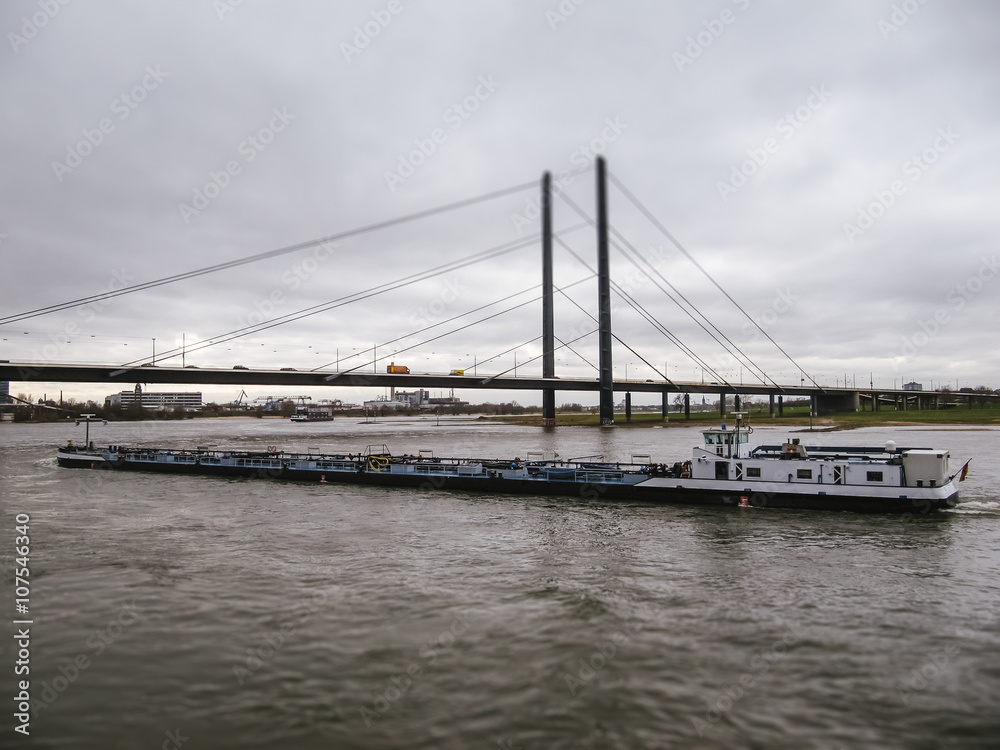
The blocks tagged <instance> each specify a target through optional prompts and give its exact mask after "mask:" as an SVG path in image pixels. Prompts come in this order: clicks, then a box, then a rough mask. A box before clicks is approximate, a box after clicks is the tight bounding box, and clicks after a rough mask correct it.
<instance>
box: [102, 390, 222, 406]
mask: <svg viewBox="0 0 1000 750" xmlns="http://www.w3.org/2000/svg"><path fill="white" fill-rule="evenodd" d="M136 403H138V404H139V405H140V406H141V407H142V408H143V409H153V410H157V411H159V410H162V409H174V408H176V407H178V406H180V407H181V408H183V409H184V410H185V411H193V410H196V409H200V408H201V406H202V403H201V392H200V391H199V392H194V393H143V392H142V386H141V385H136V387H135V390H134V391H122V392H121V393H113V394H111V395H110V396H108V397H107V398H105V399H104V405H105V406H109V407H110V406H117V407H120V408H122V409H128V408H129V407H130V406H132V405H134V404H136Z"/></svg>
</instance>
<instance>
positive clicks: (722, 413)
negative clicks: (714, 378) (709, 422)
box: [719, 393, 726, 418]
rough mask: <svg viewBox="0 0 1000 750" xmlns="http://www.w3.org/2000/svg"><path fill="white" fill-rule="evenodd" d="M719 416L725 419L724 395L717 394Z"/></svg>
mask: <svg viewBox="0 0 1000 750" xmlns="http://www.w3.org/2000/svg"><path fill="white" fill-rule="evenodd" d="M719 416H720V417H722V418H725V416H726V394H725V393H720V394H719Z"/></svg>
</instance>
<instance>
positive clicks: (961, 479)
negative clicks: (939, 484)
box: [958, 458, 972, 482]
mask: <svg viewBox="0 0 1000 750" xmlns="http://www.w3.org/2000/svg"><path fill="white" fill-rule="evenodd" d="M971 463H972V459H971V458H970V459H969V460H968V461H966V462H965V466H963V467H962V470H961V471H960V472H959V473H958V481H959V482H964V481H965V478H966V477H967V476H969V464H971Z"/></svg>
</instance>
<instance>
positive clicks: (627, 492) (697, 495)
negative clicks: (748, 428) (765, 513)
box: [58, 456, 958, 515]
mask: <svg viewBox="0 0 1000 750" xmlns="http://www.w3.org/2000/svg"><path fill="white" fill-rule="evenodd" d="M58 461H59V465H60V466H64V467H67V468H84V469H95V470H97V469H104V470H114V471H143V472H155V473H163V474H193V475H202V476H212V477H229V478H241V479H272V480H281V481H292V482H303V483H311V484H317V483H323V484H350V485H366V486H372V487H389V488H399V489H417V490H424V491H427V490H453V491H460V492H476V493H487V494H492V495H533V496H554V497H565V498H578V499H581V500H624V501H636V502H649V503H660V504H682V505H717V506H729V507H740V506H741V505H742V506H743V507H749V508H758V509H761V508H788V509H797V510H826V511H852V512H856V513H894V514H912V515H922V514H926V513H929V512H931V511H934V510H940V509H944V508H951V507H954V506H955V504H956V503H957V500H958V493H957V492H956V493H953V494H952V495H950V496H948V497H946V498H934V499H929V498H913V497H909V498H903V497H895V498H887V497H872V496H865V497H858V496H843V495H830V494H818V493H805V494H804V493H791V492H767V493H765V492H750V493H746V492H744V491H743V490H742V489H736V488H734V489H732V490H723V489H717V488H705V489H702V488H697V487H690V486H686V487H649V486H643V485H642V484H638V485H633V484H622V483H593V484H587V483H581V482H575V481H561V480H558V479H549V480H538V479H504V478H501V477H483V476H467V477H463V476H442V475H433V474H431V475H426V474H424V475H417V474H405V473H398V474H397V473H392V472H390V471H368V470H362V471H357V472H354V471H323V470H311V469H293V468H290V467H288V466H283V467H282V468H270V469H268V468H251V467H244V466H231V465H224V464H223V465H213V464H206V463H194V464H183V463H169V462H167V463H157V462H145V461H125V460H122V459H119V460H117V461H104V460H91V459H88V458H85V457H72V458H69V457H64V456H59V457H58ZM695 481H697V480H687V482H688V483H691V482H695Z"/></svg>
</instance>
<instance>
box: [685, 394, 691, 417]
mask: <svg viewBox="0 0 1000 750" xmlns="http://www.w3.org/2000/svg"><path fill="white" fill-rule="evenodd" d="M684 419H687V420H690V419H691V394H690V393H685V394H684Z"/></svg>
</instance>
